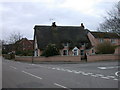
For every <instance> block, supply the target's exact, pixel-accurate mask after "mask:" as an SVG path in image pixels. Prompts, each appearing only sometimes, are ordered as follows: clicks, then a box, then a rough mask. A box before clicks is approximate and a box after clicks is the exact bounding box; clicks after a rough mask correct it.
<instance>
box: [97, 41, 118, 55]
mask: <svg viewBox="0 0 120 90" xmlns="http://www.w3.org/2000/svg"><path fill="white" fill-rule="evenodd" d="M115 48H116V46H115V45H112V44H111V43H110V42H108V41H105V42H103V43H100V44H98V45H97V46H96V53H97V54H113V53H114V52H115Z"/></svg>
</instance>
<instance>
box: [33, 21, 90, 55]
mask: <svg viewBox="0 0 120 90" xmlns="http://www.w3.org/2000/svg"><path fill="white" fill-rule="evenodd" d="M87 33H88V30H87V29H84V25H83V24H81V26H56V24H55V22H53V23H52V25H51V26H41V25H35V27H34V56H40V55H41V54H42V52H43V50H44V49H45V48H46V46H47V45H48V44H50V43H52V44H55V45H56V46H57V47H58V48H59V51H60V54H61V56H78V55H81V56H83V57H84V55H85V50H86V49H88V48H89V46H90V45H91V44H90V41H89V39H88V37H87Z"/></svg>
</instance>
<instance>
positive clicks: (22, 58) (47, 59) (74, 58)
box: [15, 56, 81, 62]
mask: <svg viewBox="0 0 120 90" xmlns="http://www.w3.org/2000/svg"><path fill="white" fill-rule="evenodd" d="M15 60H16V61H29V62H31V61H32V57H31V56H15ZM33 60H34V62H39V61H40V62H50V61H55V62H56V61H58V62H60V61H66V62H67V61H71V62H79V61H81V56H52V57H33Z"/></svg>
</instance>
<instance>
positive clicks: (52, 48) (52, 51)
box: [41, 44, 60, 57]
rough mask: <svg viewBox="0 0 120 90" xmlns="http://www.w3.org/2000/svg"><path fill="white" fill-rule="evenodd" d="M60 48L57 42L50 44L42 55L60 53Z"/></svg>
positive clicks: (47, 55)
mask: <svg viewBox="0 0 120 90" xmlns="http://www.w3.org/2000/svg"><path fill="white" fill-rule="evenodd" d="M59 54H60V53H59V50H58V48H57V47H56V45H55V44H48V45H47V47H46V48H45V50H44V51H43V53H42V55H41V56H45V57H49V56H55V55H59Z"/></svg>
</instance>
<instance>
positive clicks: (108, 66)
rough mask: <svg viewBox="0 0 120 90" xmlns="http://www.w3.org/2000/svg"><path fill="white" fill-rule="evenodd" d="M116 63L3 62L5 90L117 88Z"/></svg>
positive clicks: (3, 85) (117, 73) (3, 84)
mask: <svg viewBox="0 0 120 90" xmlns="http://www.w3.org/2000/svg"><path fill="white" fill-rule="evenodd" d="M118 68H120V66H119V65H118V62H117V61H102V62H91V63H85V62H83V63H79V64H58V63H56V64H32V63H25V62H18V61H11V60H5V59H2V79H3V80H2V87H3V88H64V89H69V90H71V88H118V80H119V79H118V78H119V70H118Z"/></svg>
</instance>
